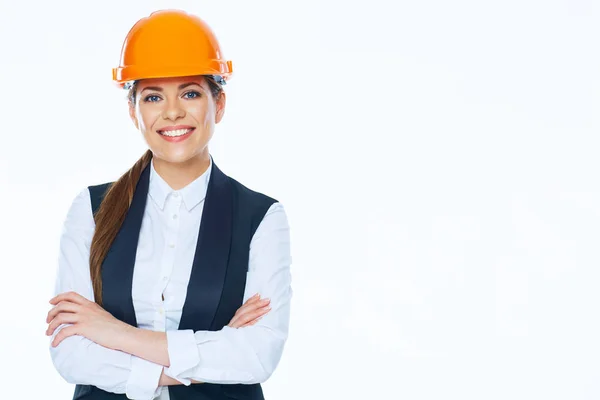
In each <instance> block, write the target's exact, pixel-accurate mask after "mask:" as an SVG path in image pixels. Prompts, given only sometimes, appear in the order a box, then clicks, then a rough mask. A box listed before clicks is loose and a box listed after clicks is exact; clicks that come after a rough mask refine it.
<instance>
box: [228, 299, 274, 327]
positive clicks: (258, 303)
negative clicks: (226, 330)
mask: <svg viewBox="0 0 600 400" xmlns="http://www.w3.org/2000/svg"><path fill="white" fill-rule="evenodd" d="M270 301H271V300H270V299H263V300H259V301H256V302H253V303H251V304H248V305H243V306H241V307H240V308H239V309H238V311H237V312H236V313H235V315H234V316H233V318H232V319H231V322H235V321H237V319H238V318H240V317H241V316H243V315H244V314H246V313H248V312H252V311H254V310H256V309H259V308H261V307H265V306H267V305H269V303H270Z"/></svg>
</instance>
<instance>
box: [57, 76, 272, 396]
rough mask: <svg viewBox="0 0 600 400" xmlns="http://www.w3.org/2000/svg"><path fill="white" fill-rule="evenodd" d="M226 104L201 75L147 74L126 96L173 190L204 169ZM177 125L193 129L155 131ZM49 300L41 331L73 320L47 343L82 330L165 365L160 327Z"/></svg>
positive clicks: (255, 307) (254, 307) (247, 318)
mask: <svg viewBox="0 0 600 400" xmlns="http://www.w3.org/2000/svg"><path fill="white" fill-rule="evenodd" d="M225 104H226V97H225V93H223V92H222V93H221V94H220V96H219V97H218V98H216V99H215V98H213V96H212V94H211V92H210V89H209V86H208V84H207V83H206V81H205V80H204V78H203V77H178V78H160V79H147V80H142V81H140V82H139V83H138V86H137V90H136V99H135V102H131V101H130V102H129V115H130V117H131V120H132V122H133V124H134V125H135V127H136V128H137V129H138V130H139V131H140V133H141V134H142V135H143V136H144V140H145V141H146V143H147V144H148V147H149V148H150V149H151V150H152V153H153V160H154V165H155V168H156V172H157V173H158V174H159V175H160V176H161V177H162V178H163V179H164V180H165V181H166V182H167V183H168V184H169V186H171V188H173V189H174V190H179V189H181V188H183V187H185V186H187V185H188V184H189V183H191V182H192V181H194V180H195V179H196V178H198V177H199V176H200V175H202V174H203V173H204V172H205V171H206V170H207V169H208V167H209V165H210V154H209V150H208V143H209V142H210V140H211V138H212V136H213V134H214V131H215V125H216V124H218V123H219V122H220V121H221V120H222V118H223V115H224V112H225ZM176 125H185V126H189V127H190V128H192V129H193V133H192V135H191V136H190V137H189V138H187V139H186V140H184V141H181V142H177V143H171V142H168V141H166V140H165V139H163V137H162V136H161V135H160V132H161V131H162V130H163V129H165V128H168V127H172V126H176ZM269 303H270V302H269V299H261V298H260V296H259V295H258V294H256V295H255V296H253V297H252V298H250V299H248V301H246V303H244V305H242V307H240V309H238V311H237V312H236V314H235V316H234V317H233V318H232V320H231V321H230V322H229V324H228V326H230V327H233V328H243V327H246V326H250V325H254V324H255V323H256V322H257V321H258V320H260V318H262V316H264V315H265V314H267V313H268V312H269V311H270V310H271V309H270V308H269ZM50 304H52V305H53V306H54V307H53V308H52V309H51V310H50V311H49V312H48V315H47V317H46V323H48V324H49V325H48V329H47V330H46V335H48V336H52V334H53V333H54V331H55V330H56V329H57V328H58V327H59V326H60V325H62V324H72V325H70V326H67V327H65V328H63V329H61V330H60V332H59V333H58V334H57V335H56V337H55V338H54V340H53V342H52V346H54V347H56V346H58V345H59V344H60V343H61V342H62V341H63V340H64V339H65V338H67V337H69V336H72V335H81V336H84V337H86V338H88V339H90V340H92V341H94V342H96V343H98V344H100V345H102V346H104V347H107V348H111V349H114V350H119V351H123V352H126V353H129V354H133V355H135V356H138V357H141V358H144V359H146V360H149V361H152V362H155V363H158V364H160V365H163V366H164V367H169V366H170V360H169V354H168V351H167V335H166V333H165V332H155V331H150V330H145V329H140V328H136V327H133V326H131V325H128V324H126V323H124V322H122V321H120V320H118V319H116V318H115V317H113V316H112V315H111V314H110V313H109V312H107V311H106V310H104V309H103V308H102V307H100V306H99V305H98V304H97V303H95V302H93V301H89V300H88V299H86V298H85V297H83V296H81V295H80V294H78V293H75V292H66V293H61V294H59V295H58V296H55V297H54V298H52V299H51V300H50ZM192 382H193V383H202V382H197V381H192ZM180 384H181V383H180V382H179V381H177V380H174V379H172V378H170V377H168V376H166V375H165V374H164V371H163V373H162V374H161V377H160V381H159V386H168V385H180Z"/></svg>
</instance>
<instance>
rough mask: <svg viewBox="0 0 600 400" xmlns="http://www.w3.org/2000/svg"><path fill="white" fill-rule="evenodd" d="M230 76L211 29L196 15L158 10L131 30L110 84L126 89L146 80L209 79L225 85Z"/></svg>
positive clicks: (227, 63)
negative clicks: (188, 77) (210, 76)
mask: <svg viewBox="0 0 600 400" xmlns="http://www.w3.org/2000/svg"><path fill="white" fill-rule="evenodd" d="M232 72H233V68H232V63H231V61H227V60H225V58H224V57H223V52H222V51H221V46H220V45H219V42H218V41H217V38H216V36H215V34H214V32H213V31H212V30H211V29H210V27H209V26H208V25H207V24H206V22H204V21H203V20H201V19H200V18H198V17H197V16H195V15H192V14H189V13H187V12H184V11H180V10H160V11H156V12H153V13H152V14H150V16H148V17H145V18H142V19H140V20H139V21H138V22H136V23H135V25H134V26H133V27H132V28H131V30H130V31H129V33H128V34H127V37H126V38H125V41H124V43H123V47H122V49H121V59H120V63H119V66H118V67H117V68H113V70H112V73H113V81H114V82H115V83H116V84H117V85H119V86H120V87H124V88H129V87H130V86H131V84H132V83H133V82H134V81H137V80H138V79H145V78H169V77H178V76H192V75H212V76H214V77H215V78H216V80H217V82H220V83H222V84H225V83H226V81H227V80H228V79H229V78H230V77H231V74H232Z"/></svg>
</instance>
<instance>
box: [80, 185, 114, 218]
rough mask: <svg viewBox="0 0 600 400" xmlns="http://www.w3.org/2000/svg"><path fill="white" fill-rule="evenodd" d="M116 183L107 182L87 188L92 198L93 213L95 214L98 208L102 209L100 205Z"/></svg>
mask: <svg viewBox="0 0 600 400" xmlns="http://www.w3.org/2000/svg"><path fill="white" fill-rule="evenodd" d="M113 183H114V182H106V183H101V184H98V185H90V186H88V187H87V190H88V192H89V196H90V207H91V210H92V213H95V212H96V210H98V208H100V204H101V203H102V200H103V199H104V196H105V195H106V192H107V190H108V189H109V188H110V186H111V185H112V184H113Z"/></svg>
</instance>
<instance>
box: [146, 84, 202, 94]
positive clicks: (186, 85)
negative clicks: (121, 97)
mask: <svg viewBox="0 0 600 400" xmlns="http://www.w3.org/2000/svg"><path fill="white" fill-rule="evenodd" d="M192 85H198V86H200V88H202V86H201V85H200V84H199V83H198V82H187V83H182V84H181V85H179V87H178V90H181V89H185V88H186V87H188V86H192ZM144 90H152V91H156V92H162V91H163V89H162V88H161V87H160V86H147V87H145V88H143V89H142V92H143V91H144ZM140 93H141V92H140Z"/></svg>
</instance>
